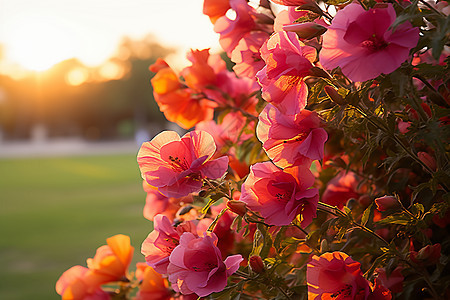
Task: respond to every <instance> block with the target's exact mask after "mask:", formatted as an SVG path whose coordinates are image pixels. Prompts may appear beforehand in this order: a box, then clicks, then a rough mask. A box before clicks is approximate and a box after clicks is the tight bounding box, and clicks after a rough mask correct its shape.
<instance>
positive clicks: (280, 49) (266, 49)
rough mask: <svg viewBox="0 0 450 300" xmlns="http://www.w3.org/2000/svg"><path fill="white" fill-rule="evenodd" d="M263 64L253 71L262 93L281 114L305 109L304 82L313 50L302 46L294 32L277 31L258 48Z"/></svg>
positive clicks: (314, 54) (306, 95)
mask: <svg viewBox="0 0 450 300" xmlns="http://www.w3.org/2000/svg"><path fill="white" fill-rule="evenodd" d="M260 51H261V57H262V58H263V59H264V61H265V62H266V66H265V67H264V68H263V69H262V70H261V71H259V72H258V73H257V74H256V77H257V78H258V81H259V84H260V85H261V86H262V96H263V98H264V99H265V100H266V101H267V102H270V103H272V104H273V105H275V106H276V107H277V108H278V109H279V110H280V111H281V112H282V113H284V114H295V113H298V112H299V111H300V110H302V109H303V108H305V106H306V99H307V97H308V88H307V86H306V84H305V82H304V81H303V79H304V77H306V76H308V75H310V70H311V68H312V67H314V65H313V62H314V61H315V59H316V49H314V48H313V47H309V46H305V45H304V44H303V43H302V42H300V41H299V40H298V38H297V35H296V34H295V33H293V32H285V31H280V32H276V33H275V34H273V35H272V37H271V38H270V39H269V40H268V41H267V43H266V44H264V45H263V46H262V48H261V50H260Z"/></svg>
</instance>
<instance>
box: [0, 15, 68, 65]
mask: <svg viewBox="0 0 450 300" xmlns="http://www.w3.org/2000/svg"><path fill="white" fill-rule="evenodd" d="M11 34H12V36H11V37H10V39H9V42H8V45H7V49H6V50H7V52H8V55H9V57H10V59H11V60H13V61H15V62H17V63H18V64H20V65H22V66H23V67H24V68H27V69H29V70H32V71H44V70H47V69H49V68H50V67H52V66H53V65H54V64H56V63H58V62H60V61H63V60H65V59H68V58H70V57H72V56H74V54H75V53H73V49H71V47H70V46H71V43H70V41H69V39H68V37H67V34H66V33H65V32H64V31H63V30H62V29H61V28H60V27H58V24H57V23H56V22H54V21H53V22H52V20H51V19H42V18H38V17H34V18H30V19H28V20H27V22H24V21H23V20H17V23H16V24H14V32H13V33H11Z"/></svg>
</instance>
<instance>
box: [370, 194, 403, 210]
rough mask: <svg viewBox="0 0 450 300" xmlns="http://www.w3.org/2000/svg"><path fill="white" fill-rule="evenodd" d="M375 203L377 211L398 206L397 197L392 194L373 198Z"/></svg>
mask: <svg viewBox="0 0 450 300" xmlns="http://www.w3.org/2000/svg"><path fill="white" fill-rule="evenodd" d="M375 204H376V205H377V209H378V210H379V211H386V210H388V209H394V208H398V207H400V205H399V203H398V200H397V198H395V197H393V196H383V197H380V198H376V199H375Z"/></svg>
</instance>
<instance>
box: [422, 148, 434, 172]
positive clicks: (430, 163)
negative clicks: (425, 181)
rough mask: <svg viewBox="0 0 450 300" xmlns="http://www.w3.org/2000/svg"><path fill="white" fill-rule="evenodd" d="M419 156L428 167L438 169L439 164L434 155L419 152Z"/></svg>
mask: <svg viewBox="0 0 450 300" xmlns="http://www.w3.org/2000/svg"><path fill="white" fill-rule="evenodd" d="M417 156H418V157H419V159H420V161H421V162H423V163H424V164H425V165H426V166H427V167H428V168H430V169H431V170H432V171H436V169H437V165H436V160H435V159H434V157H433V156H431V155H430V154H428V153H426V152H417Z"/></svg>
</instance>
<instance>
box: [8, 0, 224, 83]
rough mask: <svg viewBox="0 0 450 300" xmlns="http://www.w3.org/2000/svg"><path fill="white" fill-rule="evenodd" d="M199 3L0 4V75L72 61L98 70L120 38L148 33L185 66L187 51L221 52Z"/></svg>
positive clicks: (113, 74)
mask: <svg viewBox="0 0 450 300" xmlns="http://www.w3.org/2000/svg"><path fill="white" fill-rule="evenodd" d="M202 3H203V2H202V1H201V0H190V1H189V3H187V2H186V3H183V2H180V1H178V0H165V1H156V0H147V1H133V2H131V3H126V2H124V1H119V0H110V1H107V0H78V1H72V0H68V1H64V2H62V1H57V0H42V1H38V2H36V1H32V0H6V1H1V3H0V46H2V48H3V62H0V73H9V74H10V75H11V76H14V74H11V71H10V70H11V69H12V68H11V67H10V66H5V65H17V66H20V67H22V68H24V69H27V70H30V71H44V70H47V69H49V68H51V67H52V66H53V65H55V64H57V63H59V62H61V61H63V60H66V59H69V58H73V57H74V58H77V59H78V60H80V61H81V62H82V63H83V64H85V65H86V66H88V67H98V66H100V65H103V64H104V63H105V62H106V61H108V59H109V58H110V57H111V56H113V55H114V54H115V53H116V50H117V46H118V44H119V43H120V41H121V39H122V38H123V37H126V36H128V37H131V38H133V39H140V38H143V37H144V36H146V35H148V34H152V35H154V36H155V39H157V42H159V43H161V45H163V46H168V47H171V48H173V49H175V50H176V51H177V53H176V55H172V56H171V58H169V59H168V60H169V61H171V62H172V64H175V65H180V66H183V65H185V64H186V63H187V61H186V59H185V53H187V52H188V51H189V49H190V48H191V47H192V48H194V49H196V48H199V49H202V48H208V47H212V48H213V49H214V44H216V45H217V47H216V49H219V46H218V36H217V35H216V34H215V33H214V32H213V30H212V24H211V23H210V21H209V18H208V17H207V16H205V15H203V14H202V13H201V7H202ZM194 16H195V17H194ZM180 24H183V26H180ZM16 69H17V68H16ZM113 69H114V70H113ZM122 71H123V70H118V69H117V68H116V66H111V65H108V66H107V67H106V69H103V70H102V73H103V74H101V76H103V77H105V78H112V79H113V78H117V77H118V76H119V75H120V74H121V73H122ZM106 73H108V74H107V75H106V76H105V74H106ZM16 75H17V74H16Z"/></svg>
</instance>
